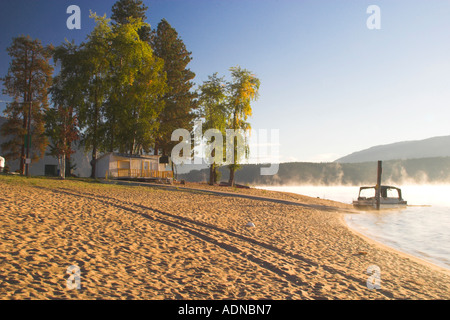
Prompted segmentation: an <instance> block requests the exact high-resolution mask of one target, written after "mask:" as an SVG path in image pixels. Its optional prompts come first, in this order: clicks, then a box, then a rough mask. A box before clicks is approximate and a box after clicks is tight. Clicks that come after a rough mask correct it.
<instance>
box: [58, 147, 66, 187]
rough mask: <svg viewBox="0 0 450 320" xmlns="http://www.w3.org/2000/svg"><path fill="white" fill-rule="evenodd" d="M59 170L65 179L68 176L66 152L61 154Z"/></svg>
mask: <svg viewBox="0 0 450 320" xmlns="http://www.w3.org/2000/svg"><path fill="white" fill-rule="evenodd" d="M59 170H60V172H59V174H60V177H61V179H62V180H64V179H65V178H66V155H65V154H64V153H63V154H62V156H61V166H60V168H59Z"/></svg>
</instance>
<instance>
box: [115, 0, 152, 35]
mask: <svg viewBox="0 0 450 320" xmlns="http://www.w3.org/2000/svg"><path fill="white" fill-rule="evenodd" d="M147 9H148V7H147V6H145V5H144V3H143V2H142V0H119V1H117V2H116V3H115V4H114V5H113V7H112V16H111V20H112V21H113V22H114V24H127V23H130V21H131V19H135V20H142V22H145V20H146V19H147V17H146V15H145V13H146V11H147ZM150 33H151V28H150V25H148V24H145V25H143V26H141V27H140V28H139V31H138V34H139V37H140V39H141V40H142V41H145V42H148V41H150Z"/></svg>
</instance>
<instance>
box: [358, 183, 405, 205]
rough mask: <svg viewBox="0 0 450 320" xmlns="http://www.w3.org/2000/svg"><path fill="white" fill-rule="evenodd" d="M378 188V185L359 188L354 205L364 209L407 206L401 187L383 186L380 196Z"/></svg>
mask: <svg viewBox="0 0 450 320" xmlns="http://www.w3.org/2000/svg"><path fill="white" fill-rule="evenodd" d="M377 189H378V188H377V186H373V187H361V188H359V194H358V200H355V201H353V206H354V207H355V208H357V209H363V210H373V209H375V210H376V209H395V208H403V207H406V206H407V204H408V203H407V201H405V200H404V199H403V198H402V190H401V189H400V188H397V187H392V186H381V187H380V190H379V192H380V194H379V196H378V194H377V191H378V190H377ZM378 199H379V200H378ZM378 201H379V206H378Z"/></svg>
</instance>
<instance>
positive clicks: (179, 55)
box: [151, 19, 197, 155]
mask: <svg viewBox="0 0 450 320" xmlns="http://www.w3.org/2000/svg"><path fill="white" fill-rule="evenodd" d="M151 43H152V48H153V50H154V52H155V54H156V55H157V56H158V57H159V58H161V59H163V60H164V71H165V72H166V73H167V85H168V92H167V93H166V94H165V95H164V97H163V98H162V102H163V103H164V110H163V111H162V113H161V114H160V116H159V119H158V120H159V123H160V129H159V132H158V136H157V137H156V145H155V148H154V150H155V154H158V153H159V152H160V151H161V152H162V154H165V155H168V154H169V153H170V150H172V148H173V147H174V145H175V144H176V142H173V141H171V135H172V132H173V131H174V130H176V129H179V128H184V129H186V128H191V127H192V122H193V120H194V119H195V114H194V112H193V110H194V109H196V107H197V102H196V93H195V92H193V91H192V90H191V89H192V88H193V86H194V83H193V82H192V80H193V79H194V77H195V74H194V73H193V72H192V71H191V70H190V69H188V68H187V65H188V64H189V62H190V61H191V60H192V57H191V54H192V53H191V52H189V51H187V49H186V46H185V44H184V43H183V40H181V38H180V37H179V36H178V33H177V31H176V30H175V29H174V28H173V27H172V26H171V25H170V24H169V23H168V22H167V21H166V20H165V19H163V20H162V21H161V22H160V23H159V24H158V27H157V29H156V31H154V32H153V33H152V39H151Z"/></svg>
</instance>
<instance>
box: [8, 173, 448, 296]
mask: <svg viewBox="0 0 450 320" xmlns="http://www.w3.org/2000/svg"><path fill="white" fill-rule="evenodd" d="M0 185H1V187H2V189H3V190H4V192H3V195H2V196H0V206H1V207H2V208H3V209H5V210H4V211H5V213H4V215H3V216H2V217H1V218H0V224H1V229H0V230H2V232H1V233H0V237H1V239H0V240H1V243H0V246H1V250H2V252H4V257H5V260H4V263H3V268H2V273H3V276H2V278H1V279H0V294H1V296H2V299H99V298H100V299H150V300H163V299H169V300H179V299H182V300H185V299H192V300H203V299H208V300H211V299H212V300H223V299H226V300H247V299H250V300H255V299H273V300H287V299H293V300H317V299H337V300H347V299H351V300H358V299H450V293H449V291H448V289H447V288H449V287H450V276H449V275H448V274H447V273H443V272H438V271H437V270H436V269H433V268H431V267H430V266H427V265H424V264H423V263H418V261H413V260H411V259H409V258H406V257H405V256H402V255H400V254H398V253H397V252H395V251H394V250H392V249H390V248H389V250H388V249H387V248H383V247H382V246H380V245H379V244H378V243H377V244H375V243H372V242H370V241H367V240H366V239H364V238H363V237H361V236H360V235H357V234H356V233H355V232H354V231H353V230H352V229H351V228H349V227H348V226H347V225H346V224H345V222H344V221H343V216H344V214H345V212H348V211H349V210H350V207H351V206H349V205H346V204H342V203H338V202H334V201H328V200H322V199H316V198H311V197H307V196H302V195H297V194H289V193H281V192H276V193H274V192H265V191H264V190H257V189H237V190H233V189H224V188H223V187H208V186H206V185H200V184H192V185H191V184H189V185H187V186H185V187H182V186H179V187H178V186H172V187H171V188H165V187H162V188H161V186H158V185H156V186H155V185H153V186H151V187H148V186H146V187H142V186H141V187H139V186H120V185H111V184H100V183H88V182H80V181H70V180H66V181H60V180H50V179H37V178H32V179H20V178H18V179H15V178H11V179H9V178H1V177H0ZM200 187H201V188H200ZM199 189H201V190H199ZM213 189H214V190H213ZM214 191H215V192H214ZM228 191H231V192H228ZM249 222H252V223H254V225H255V227H249V226H248V223H249ZM374 264H375V265H378V266H380V268H381V277H382V288H381V289H380V290H369V289H368V288H367V284H366V281H367V279H368V275H367V273H366V270H367V268H368V266H370V265H374ZM70 265H77V266H79V267H80V269H81V281H82V284H81V290H72V291H70V290H67V289H66V288H65V285H66V280H67V277H68V275H67V273H66V269H67V267H68V266H70Z"/></svg>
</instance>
